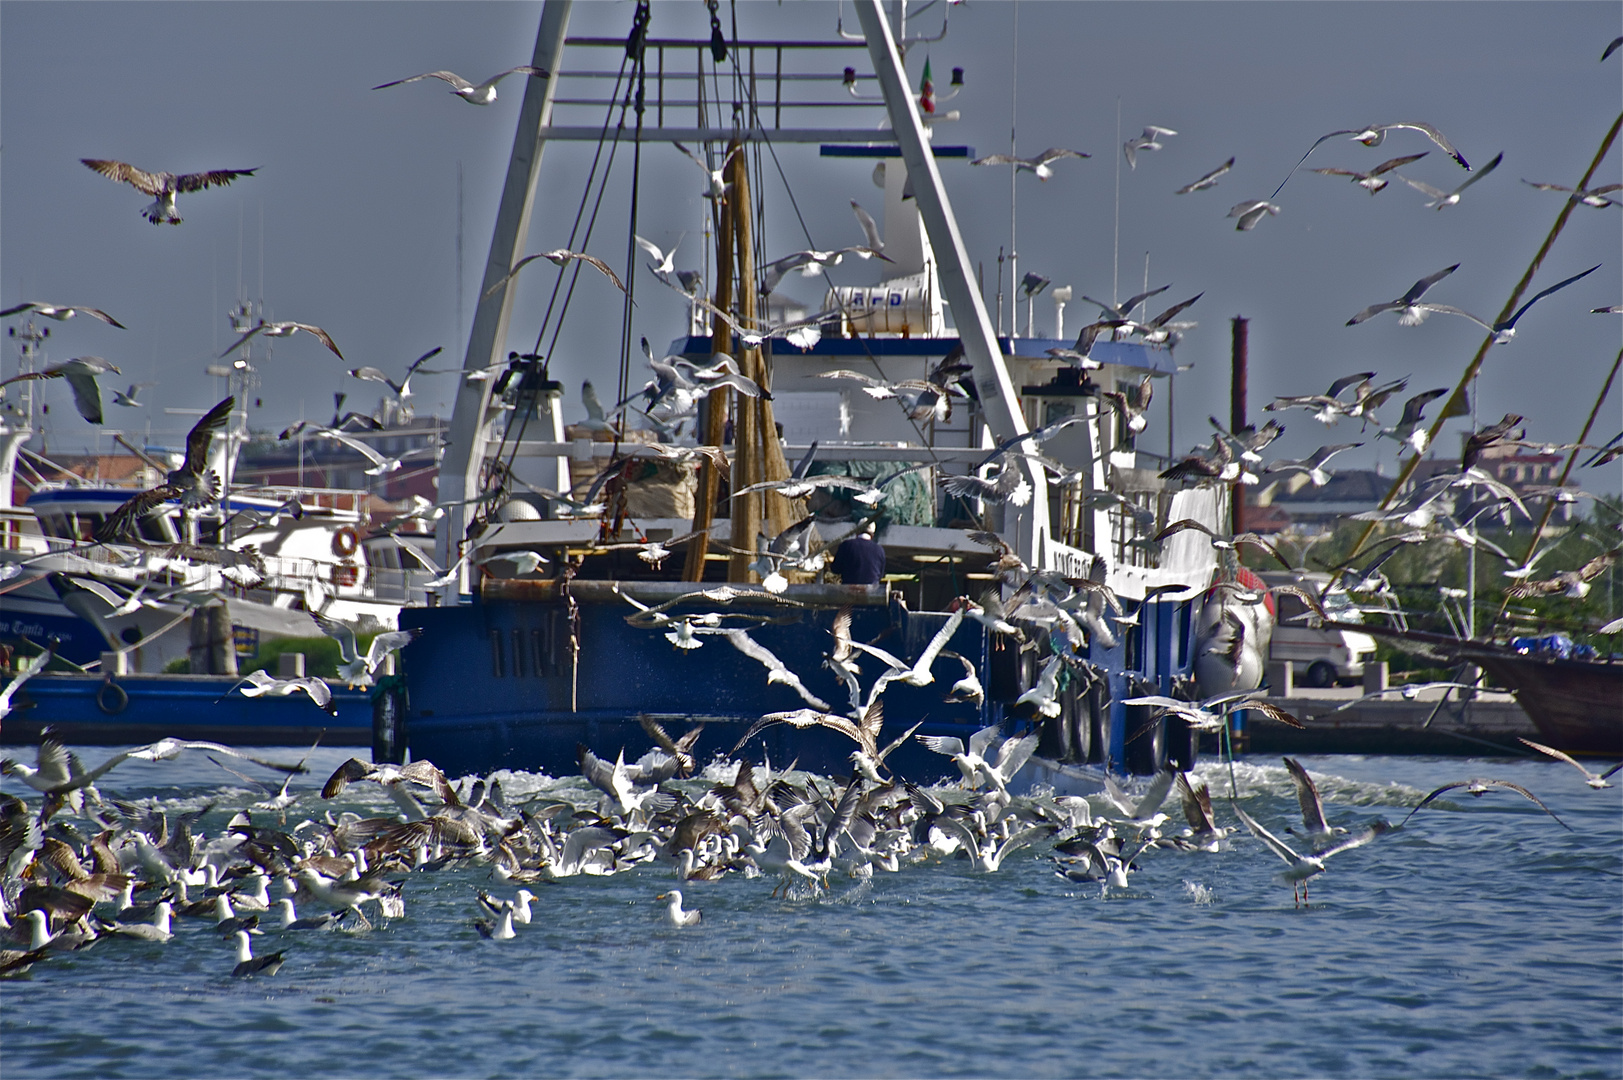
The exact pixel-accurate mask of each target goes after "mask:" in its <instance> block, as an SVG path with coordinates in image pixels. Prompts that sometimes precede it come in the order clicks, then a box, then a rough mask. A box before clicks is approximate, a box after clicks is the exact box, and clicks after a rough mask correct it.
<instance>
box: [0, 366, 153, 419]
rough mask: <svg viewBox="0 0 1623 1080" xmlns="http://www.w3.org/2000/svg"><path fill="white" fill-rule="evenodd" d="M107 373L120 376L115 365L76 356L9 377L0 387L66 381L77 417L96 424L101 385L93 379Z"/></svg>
mask: <svg viewBox="0 0 1623 1080" xmlns="http://www.w3.org/2000/svg"><path fill="white" fill-rule="evenodd" d="M109 371H111V372H115V373H117V374H119V375H122V374H124V373H123V372H122V371H119V369H118V367H117V365H115V364H112V363H110V362H109V361H106V360H103V359H102V358H101V357H99V356H78V357H74V358H73V359H72V360H67V361H64V362H63V363H60V364H53V365H51V366H50V367H47V368H43V369H41V370H39V371H31V372H28V373H27V374H24V375H13V376H12V377H11V378H9V379H7V380H6V381H5V382H0V386H9V385H11V384H12V383H14V382H22V381H24V380H26V379H66V380H67V381H68V386H69V387H70V388H72V390H73V404H74V405H75V407H77V408H78V410H79V415H80V416H82V417H84V418H85V419H86V420H88V421H89V422H90V423H92V424H99V423H101V421H102V414H101V385H100V384H99V383H97V382H96V376H97V375H105V374H107V373H108V372H109Z"/></svg>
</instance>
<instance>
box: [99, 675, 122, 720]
mask: <svg viewBox="0 0 1623 1080" xmlns="http://www.w3.org/2000/svg"><path fill="white" fill-rule="evenodd" d="M129 704H130V695H129V694H127V693H126V692H125V691H124V688H123V687H122V686H120V685H118V684H117V683H116V682H114V681H113V677H112V676H111V675H109V676H107V677H106V678H105V679H103V680H102V683H101V688H100V689H99V690H97V691H96V708H98V709H100V710H101V711H102V712H104V713H106V714H107V715H108V716H117V715H118V714H119V713H121V712H123V711H124V710H125V709H126V708H127V707H128V706H129Z"/></svg>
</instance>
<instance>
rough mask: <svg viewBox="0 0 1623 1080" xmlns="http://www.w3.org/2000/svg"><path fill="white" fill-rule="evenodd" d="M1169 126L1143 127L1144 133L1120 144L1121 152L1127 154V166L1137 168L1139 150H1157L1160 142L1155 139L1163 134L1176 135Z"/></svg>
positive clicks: (1159, 147)
mask: <svg viewBox="0 0 1623 1080" xmlns="http://www.w3.org/2000/svg"><path fill="white" fill-rule="evenodd" d="M1176 134H1177V132H1176V131H1173V130H1172V129H1171V128H1164V127H1155V126H1153V125H1152V126H1150V127H1147V128H1145V129H1144V134H1142V135H1139V136H1137V137H1135V138H1131V139H1128V140H1127V141H1126V142H1124V143H1122V144H1121V152H1122V153H1123V154H1126V155H1127V167H1128V168H1129V169H1137V168H1138V152H1139V151H1140V150H1159V149H1161V145H1162V144H1161V143H1160V142H1158V141H1157V140H1158V139H1160V137H1161V136H1163V135H1176Z"/></svg>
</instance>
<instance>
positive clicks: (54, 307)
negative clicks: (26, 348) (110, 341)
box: [0, 300, 125, 330]
mask: <svg viewBox="0 0 1623 1080" xmlns="http://www.w3.org/2000/svg"><path fill="white" fill-rule="evenodd" d="M21 311H32V312H33V313H34V314H36V315H43V316H45V317H46V318H47V319H55V320H56V321H57V322H66V321H68V320H69V319H71V318H73V317H74V316H75V315H89V316H90V317H91V318H92V319H100V320H101V321H102V322H104V323H106V324H107V325H108V326H116V327H118V328H119V329H120V330H123V329H124V328H125V327H124V324H123V323H121V322H119V321H118V320H117V319H115V318H113V317H112V316H111V315H109V314H107V312H105V311H103V310H101V309H100V308H93V307H79V306H76V305H73V304H42V303H40V302H39V301H37V300H30V301H29V302H28V303H26V304H18V305H17V306H16V307H9V308H6V310H4V311H0V319H3V318H5V317H6V316H7V315H15V314H17V313H18V312H21Z"/></svg>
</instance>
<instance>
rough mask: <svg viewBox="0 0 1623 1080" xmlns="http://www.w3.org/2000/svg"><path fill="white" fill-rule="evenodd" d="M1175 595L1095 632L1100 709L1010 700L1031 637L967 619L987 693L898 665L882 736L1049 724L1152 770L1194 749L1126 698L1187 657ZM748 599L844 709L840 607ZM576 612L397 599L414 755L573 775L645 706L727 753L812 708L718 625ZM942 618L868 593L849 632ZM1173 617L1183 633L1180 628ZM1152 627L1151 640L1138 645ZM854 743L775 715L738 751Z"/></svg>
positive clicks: (823, 692)
mask: <svg viewBox="0 0 1623 1080" xmlns="http://www.w3.org/2000/svg"><path fill="white" fill-rule="evenodd" d="M1184 607H1185V608H1186V607H1187V605H1184ZM1177 608H1178V605H1176V604H1172V603H1158V604H1152V605H1149V606H1148V607H1147V608H1146V609H1145V612H1144V614H1143V616H1142V618H1143V619H1144V621H1145V623H1146V629H1144V630H1136V629H1135V630H1133V631H1132V636H1133V639H1134V641H1135V642H1136V647H1132V648H1130V647H1129V646H1128V645H1127V644H1126V643H1124V644H1120V645H1117V646H1116V647H1115V648H1114V649H1112V650H1108V651H1106V650H1101V649H1098V648H1097V647H1095V649H1094V651H1093V654H1092V656H1091V657H1090V659H1091V660H1092V661H1093V663H1094V664H1096V665H1097V666H1098V668H1099V670H1101V671H1104V672H1110V673H1112V674H1110V675H1109V676H1108V678H1109V683H1110V686H1109V691H1108V693H1100V694H1099V695H1098V696H1097V699H1096V700H1095V702H1094V705H1093V708H1092V712H1091V714H1090V712H1089V708H1088V704H1087V701H1086V696H1085V695H1082V694H1072V695H1071V696H1070V697H1068V698H1067V701H1066V704H1067V714H1068V715H1065V716H1063V717H1061V718H1059V719H1057V720H1055V721H1043V720H1042V718H1040V717H1037V716H1035V715H1033V714H1032V713H1031V709H1030V707H1029V706H1020V705H1017V704H1015V699H1016V698H1018V697H1019V695H1020V694H1021V693H1022V692H1023V691H1024V690H1025V689H1027V688H1029V687H1030V685H1031V683H1032V681H1033V679H1034V677H1035V674H1036V671H1037V669H1038V668H1039V667H1040V664H1039V663H1037V661H1036V656H1035V654H1034V653H1033V652H1031V651H1029V650H1028V651H1025V652H1023V653H1022V652H1021V651H1020V650H1019V648H1018V647H1017V644H1016V643H1015V642H1014V641H1012V640H1009V639H1004V638H1003V637H1002V636H1001V635H997V634H990V633H988V632H987V631H986V630H984V629H983V628H982V627H981V625H980V624H979V623H977V622H974V621H973V620H969V619H966V620H964V621H963V622H962V623H961V624H960V625H959V627H958V629H957V631H956V632H955V633H954V635H953V637H952V639H951V641H949V642H948V644H947V648H948V649H949V650H951V651H953V652H956V653H958V654H959V655H961V656H964V657H966V658H968V659H969V660H970V661H971V662H973V663H974V664H975V665H976V668H977V669H978V671H979V674H980V678H981V681H982V683H983V684H984V685H985V686H986V689H987V697H986V700H985V701H984V702H982V703H980V704H971V703H968V702H948V701H946V700H944V699H945V698H946V697H947V695H948V693H949V691H950V689H951V687H952V684H953V682H954V681H956V680H957V679H958V678H959V677H960V676H961V674H962V670H961V668H960V667H959V665H958V663H957V661H955V660H952V659H950V658H942V659H940V660H938V661H937V663H936V666H935V669H934V670H935V674H936V681H935V682H934V683H932V684H930V685H927V686H923V687H914V686H908V685H906V684H903V683H896V682H893V683H891V684H890V686H889V687H888V688H887V690H886V691H885V694H884V698H883V702H884V711H885V724H884V729H883V734H882V735H881V743H882V744H883V743H884V742H885V741H888V740H890V739H894V738H896V737H897V736H898V735H900V734H901V733H902V732H903V731H905V730H907V728H908V727H910V726H912V725H913V724H914V723H919V724H920V727H919V729H918V733H919V734H924V735H950V736H955V737H958V738H967V737H968V735H969V734H971V733H973V732H974V731H976V730H978V729H979V728H981V727H984V726H986V725H987V724H993V723H996V724H999V725H1000V726H1002V728H1003V729H1004V732H1005V734H1009V735H1017V734H1023V733H1025V732H1027V731H1030V730H1039V731H1041V732H1042V733H1043V736H1044V742H1045V744H1046V745H1045V746H1044V748H1043V749H1045V750H1047V751H1048V752H1049V753H1050V754H1052V755H1053V756H1055V757H1061V756H1066V755H1067V753H1068V752H1069V756H1070V757H1071V758H1072V759H1073V760H1080V761H1089V760H1091V761H1095V762H1103V763H1109V764H1110V765H1112V766H1113V767H1116V768H1118V769H1119V768H1123V767H1130V766H1134V764H1135V762H1147V764H1146V765H1145V766H1144V769H1143V770H1142V771H1154V768H1155V767H1159V765H1160V764H1161V763H1163V762H1164V761H1165V760H1166V759H1167V757H1168V755H1169V753H1170V755H1171V756H1172V757H1173V758H1175V759H1179V760H1183V761H1184V762H1185V763H1187V764H1192V762H1193V749H1192V746H1188V747H1187V748H1186V749H1184V750H1182V751H1181V752H1180V751H1179V749H1178V745H1177V744H1178V738H1177V733H1176V732H1175V731H1169V730H1166V728H1165V725H1163V724H1162V723H1161V722H1160V721H1156V722H1155V723H1154V724H1153V725H1151V724H1149V723H1147V722H1146V721H1145V720H1144V718H1140V717H1135V716H1134V715H1133V714H1135V713H1138V712H1140V711H1141V710H1136V709H1127V708H1124V707H1123V706H1121V705H1120V704H1119V702H1120V700H1121V699H1122V698H1123V697H1130V696H1132V694H1131V692H1130V691H1129V689H1128V687H1127V684H1126V679H1125V677H1124V676H1123V675H1122V674H1121V673H1122V672H1123V671H1124V670H1126V669H1127V668H1129V667H1131V668H1132V669H1133V670H1134V671H1136V672H1138V673H1141V674H1143V675H1145V676H1146V677H1148V678H1149V679H1150V680H1151V681H1152V682H1155V683H1157V684H1158V685H1162V686H1165V685H1166V684H1167V682H1168V679H1169V677H1170V675H1171V674H1173V673H1174V672H1176V671H1178V670H1180V669H1181V670H1182V671H1184V672H1187V670H1188V664H1187V655H1188V651H1189V650H1188V642H1187V638H1188V627H1189V625H1190V622H1191V620H1190V619H1189V617H1188V613H1187V611H1185V612H1184V614H1183V616H1182V617H1181V618H1179V617H1177V610H1176V609H1177ZM681 610H683V609H680V608H678V609H676V610H675V611H673V612H672V614H678V613H680V611H681ZM755 610H759V611H761V612H762V613H763V614H776V615H778V616H779V617H780V618H782V619H783V621H782V622H779V623H763V624H761V625H758V626H756V627H754V628H752V629H751V630H750V636H751V637H752V638H753V639H754V640H755V641H757V642H758V643H759V644H760V645H762V646H764V647H765V648H767V649H770V650H771V651H772V652H773V653H774V654H775V655H776V656H777V657H778V658H779V659H781V660H782V661H783V662H784V664H785V665H786V666H787V667H788V668H789V669H790V670H792V671H794V672H796V673H798V674H799V675H800V677H801V679H802V681H803V682H804V684H805V686H806V688H807V690H808V691H809V692H810V693H811V694H813V695H814V696H816V697H817V698H819V699H821V700H822V701H823V702H826V703H827V704H828V705H829V706H830V709H829V711H831V712H835V713H840V714H844V713H847V712H848V711H849V710H850V699H849V695H848V693H847V691H846V689H845V687H844V685H843V684H842V683H840V682H839V681H838V680H837V679H836V678H835V676H834V675H833V673H832V672H831V671H830V670H829V669H828V668H827V667H826V666H825V665H824V659H825V657H826V656H827V653H828V650H829V649H830V648H831V647H832V644H833V638H832V635H831V633H830V627H831V626H832V623H833V619H834V615H835V608H833V607H821V608H813V607H807V608H799V609H793V610H791V611H790V612H789V614H787V615H784V614H783V613H782V612H781V611H778V612H773V611H771V610H770V609H755ZM575 611H576V617H575V619H574V620H573V621H572V618H571V614H570V609H569V607H568V606H567V605H566V604H565V603H563V602H550V603H543V602H535V601H529V600H515V599H491V598H489V597H486V598H483V599H478V600H475V601H474V602H473V603H470V604H462V605H457V606H454V607H437V608H416V609H408V610H405V611H402V612H401V620H400V622H401V626H402V627H403V628H404V627H409V626H414V627H420V628H421V629H422V630H423V633H422V634H421V635H420V636H419V637H418V639H417V640H416V641H415V642H414V643H413V644H411V645H409V646H407V647H406V649H405V650H404V651H403V653H402V660H403V666H404V669H405V673H406V683H407V687H408V704H407V706H406V709H405V711H404V716H405V729H406V730H405V735H404V741H405V743H406V745H408V746H409V747H410V750H411V754H412V756H413V758H416V759H423V758H427V759H429V760H432V761H434V762H435V763H436V764H438V765H439V766H440V767H441V768H443V769H445V770H446V772H447V773H448V774H449V775H452V776H455V775H459V774H463V773H484V772H489V771H491V770H494V769H501V768H507V769H515V770H518V769H522V770H529V771H543V772H546V773H549V774H551V775H553V776H564V775H571V774H573V773H575V772H577V771H578V748H579V747H580V746H586V747H589V748H590V749H591V750H592V751H593V752H594V753H596V754H598V755H599V756H603V757H607V758H610V759H612V758H613V757H614V756H615V755H616V754H618V753H620V752H621V751H624V753H625V756H626V760H627V761H631V760H635V759H636V758H637V757H638V756H640V755H641V754H643V753H644V752H646V751H647V750H648V749H650V748H652V746H653V745H654V744H653V741H652V740H651V739H650V737H649V736H648V734H647V732H646V731H645V730H644V728H643V726H642V723H641V720H642V719H644V718H645V719H650V720H654V721H657V722H659V723H660V724H662V725H663V726H664V727H665V728H666V730H667V731H668V732H669V733H670V734H671V736H672V737H678V736H680V735H681V734H682V733H683V732H684V731H686V730H687V728H688V727H689V726H690V725H691V724H703V725H704V727H705V729H706V730H705V733H704V734H703V735H702V736H701V737H700V739H699V742H698V744H697V746H696V748H695V755H696V756H697V758H698V759H699V761H701V762H704V761H708V760H709V759H710V758H711V757H712V756H714V755H716V754H728V753H730V752H731V751H732V749H733V747H734V746H735V744H736V743H737V742H738V740H739V739H740V738H741V737H742V736H743V735H744V733H745V732H746V731H747V730H748V729H749V727H750V725H752V724H753V723H755V722H756V721H757V720H759V719H760V718H761V717H762V716H763V715H764V714H766V713H771V712H787V711H792V710H796V709H802V708H807V707H809V705H808V702H807V701H806V700H805V699H804V698H802V697H801V696H800V695H799V694H798V693H796V692H795V691H794V690H792V689H790V688H788V687H786V686H783V685H781V684H777V685H769V684H768V683H767V681H766V670H765V668H763V666H762V665H761V664H760V663H759V662H757V661H755V660H753V659H750V658H749V657H747V656H745V655H743V654H742V653H740V652H739V651H738V650H736V649H735V648H733V647H732V645H731V644H729V643H728V641H727V639H726V638H724V637H720V636H714V635H700V636H699V639H698V640H699V641H701V642H702V643H703V644H702V645H701V647H699V648H696V649H679V648H676V647H674V646H673V645H672V644H671V643H670V642H669V641H667V640H666V637H665V634H664V632H663V630H662V629H649V628H639V627H633V626H630V625H628V624H627V622H626V618H625V616H626V615H627V614H628V613H629V612H630V609H629V608H628V607H626V606H625V605H624V604H623V603H617V604H614V605H607V604H594V603H581V604H579V605H578V607H577V608H576V609H575ZM946 618H947V616H946V615H945V614H942V613H933V612H922V613H916V612H909V611H906V610H905V609H903V608H902V607H900V605H897V604H894V603H893V604H891V605H890V606H884V605H874V606H866V607H862V606H859V607H856V608H855V609H854V610H853V613H852V631H851V632H852V636H853V638H854V639H855V640H858V641H864V642H869V643H872V644H875V645H878V646H880V647H882V648H884V649H886V650H888V651H890V652H892V653H893V654H895V655H897V656H899V657H903V658H906V659H909V660H911V659H913V658H915V657H917V656H918V655H919V653H920V652H921V651H922V650H923V648H924V647H925V645H926V644H927V643H928V642H929V640H930V639H931V638H932V637H933V636H934V635H935V633H936V632H937V631H938V630H940V628H941V627H942V625H943V623H944V622H945V620H946ZM1124 629H1126V628H1124ZM1180 631H1181V637H1182V638H1183V639H1184V640H1183V641H1178V640H1175V639H1177V638H1178V637H1180ZM1145 642H1150V643H1151V644H1150V645H1149V646H1148V647H1146V646H1145ZM577 646H578V648H577ZM1129 653H1132V654H1133V655H1131V656H1130V655H1129ZM861 663H862V670H863V676H862V678H861V680H860V681H861V684H862V686H863V689H864V691H866V689H867V688H868V687H870V686H872V683H873V680H874V678H875V676H877V675H878V674H879V672H880V671H881V670H882V669H883V665H882V664H881V663H880V662H879V661H878V660H875V659H873V658H871V657H863V658H862V659H861ZM1064 725H1071V728H1070V730H1072V731H1074V730H1075V728H1076V726H1083V727H1086V726H1088V725H1091V727H1090V728H1088V730H1087V731H1085V732H1084V737H1083V738H1082V739H1081V740H1078V739H1075V738H1062V737H1060V736H1059V734H1057V733H1059V732H1062V731H1063V730H1065V728H1064ZM1152 726H1153V727H1154V730H1155V738H1156V740H1157V745H1156V749H1154V750H1153V751H1152V752H1151V753H1150V754H1149V755H1148V756H1146V755H1145V754H1144V753H1136V752H1135V749H1134V745H1133V742H1134V740H1135V739H1138V738H1145V739H1148V738H1149V736H1148V735H1145V734H1143V732H1144V731H1146V730H1148V729H1149V728H1150V727H1152ZM1168 736H1171V737H1170V738H1169V737H1168ZM1189 742H1190V740H1187V739H1185V740H1184V743H1185V744H1186V745H1187V744H1188V743H1189ZM1079 745H1080V747H1081V750H1080V753H1077V750H1078V748H1079ZM854 748H855V747H854V745H853V743H852V741H851V740H850V739H848V738H846V737H844V736H842V735H840V734H839V733H838V732H834V731H831V730H828V729H825V728H821V727H813V728H795V727H792V726H789V725H786V724H780V725H776V726H773V727H770V728H768V729H766V730H765V731H763V732H762V733H761V734H760V735H758V736H756V738H754V739H752V740H751V741H750V742H749V744H747V745H746V746H744V747H742V748H741V749H740V753H742V754H745V755H748V756H749V757H751V758H753V759H754V760H760V759H761V755H762V754H765V755H766V756H767V757H768V759H769V760H770V761H771V762H772V763H773V764H774V765H788V764H789V763H790V762H792V761H798V762H799V767H801V768H805V769H811V770H814V771H817V772H821V773H825V774H834V773H844V772H848V771H849V770H850V768H851V761H850V755H851V752H852V751H853V749H854ZM889 764H890V766H891V768H892V769H893V770H894V771H895V772H896V773H897V774H898V775H900V776H905V777H908V778H910V779H914V780H918V781H925V782H927V781H933V780H936V779H939V778H941V777H943V776H946V775H949V774H950V775H951V776H953V777H956V776H957V772H956V769H955V768H954V766H953V765H952V764H951V763H950V762H949V761H948V759H947V758H944V757H942V756H941V755H938V754H935V753H933V752H931V751H930V750H928V749H927V748H925V747H924V746H923V745H922V744H920V743H919V742H917V741H916V740H909V741H908V742H907V743H906V744H904V745H903V746H902V747H900V748H898V749H897V751H896V752H895V754H894V756H893V757H892V758H891V759H890V761H889Z"/></svg>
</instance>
